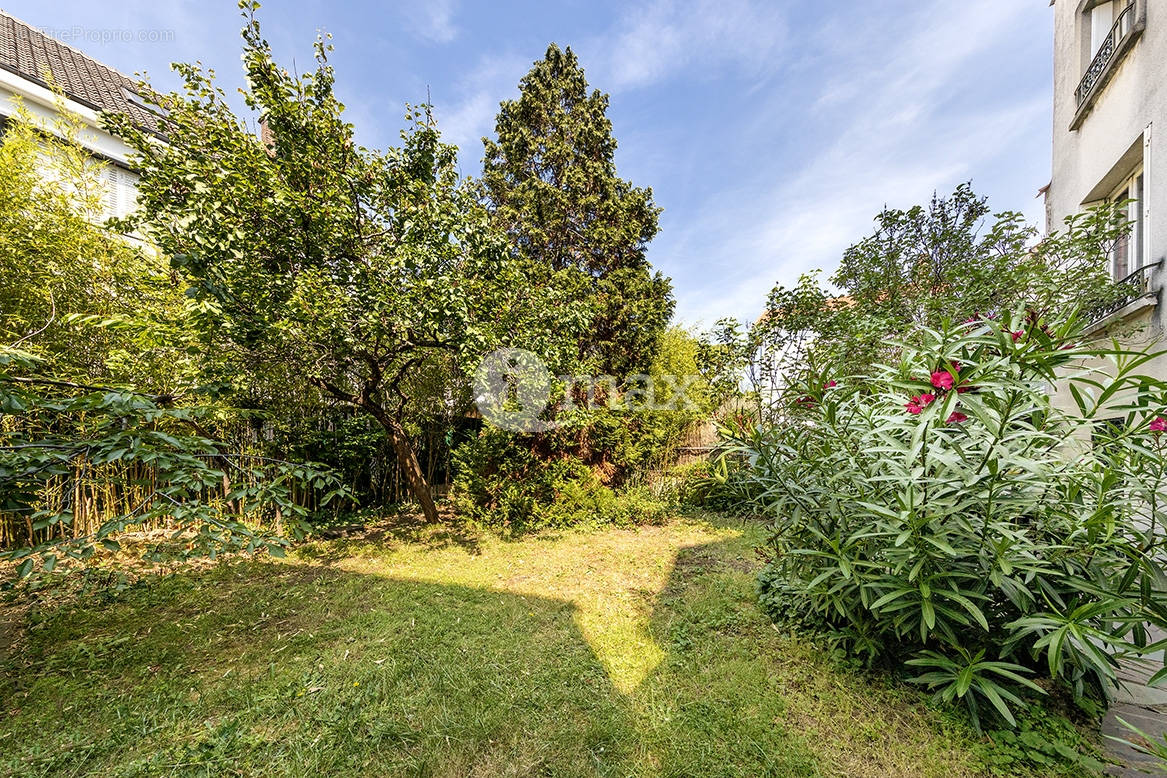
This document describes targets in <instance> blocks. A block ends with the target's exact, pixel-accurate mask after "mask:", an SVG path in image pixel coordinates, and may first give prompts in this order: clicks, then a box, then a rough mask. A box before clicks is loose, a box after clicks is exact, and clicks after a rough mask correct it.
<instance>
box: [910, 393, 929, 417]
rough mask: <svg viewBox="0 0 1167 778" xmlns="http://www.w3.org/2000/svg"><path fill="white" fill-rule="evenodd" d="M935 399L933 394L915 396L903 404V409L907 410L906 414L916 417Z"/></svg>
mask: <svg viewBox="0 0 1167 778" xmlns="http://www.w3.org/2000/svg"><path fill="white" fill-rule="evenodd" d="M935 399H936V395H934V394H917V395H916V396H914V397H912V399H911V400H909V401H908V402H906V403H904V407H905V408H907V409H908V413H910V414H912V415H913V416H918V415H920V412H921V411H923V410H924V409H925V408H927V407H928V405H930V404H931V403H932V402H933V401H934V400H935Z"/></svg>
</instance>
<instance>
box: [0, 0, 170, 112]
mask: <svg viewBox="0 0 1167 778" xmlns="http://www.w3.org/2000/svg"><path fill="white" fill-rule="evenodd" d="M0 68H3V69H4V70H7V71H10V72H12V73H15V74H16V75H18V76H20V77H22V78H25V79H27V80H29V81H32V82H34V83H37V84H40V85H41V86H48V82H47V79H46V78H45V75H46V70H47V71H48V72H49V73H51V74H52V80H53V82H54V83H55V84H56V86H57V87H58V88H59V89H61V91H63V92H64V93H65V95H66V96H67V97H69V98H70V99H71V100H74V101H76V102H78V103H81V104H82V105H85V106H88V107H89V108H92V109H93V110H95V111H99V112H100V111H105V112H108V113H124V114H126V115H127V116H129V117H130V118H131V119H133V120H134V122H135V123H136V124H139V125H140V126H142V127H146V128H148V129H151V130H156V129H157V126H158V118H157V117H156V116H155V115H154V114H153V113H151V112H150V111H149V110H147V109H146V108H144V107H142V106H140V105H136V104H135V103H133V102H131V101H130V99H129V98H128V97H127V96H126V90H129V91H130V92H133V91H134V87H135V83H134V81H133V79H131V78H129V77H127V76H124V75H122V74H121V73H119V72H118V71H116V70H114V69H113V68H111V67H110V66H109V65H103V64H102V63H100V62H98V61H97V60H95V59H93V58H92V57H87V56H85V55H84V54H82V53H81V52H79V51H77V50H76V49H74V48H72V47H70V46H67V45H65V44H64V43H61V42H60V41H58V40H57V39H55V38H53V37H52V36H50V35H46V34H45V33H43V32H41V31H40V30H38V29H37V28H35V27H32V26H29V25H27V24H25V23H24V22H22V21H20V20H19V19H15V18H13V17H11V16H9V15H8V14H6V13H4V12H3V11H0Z"/></svg>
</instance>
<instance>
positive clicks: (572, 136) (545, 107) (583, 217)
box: [482, 44, 673, 377]
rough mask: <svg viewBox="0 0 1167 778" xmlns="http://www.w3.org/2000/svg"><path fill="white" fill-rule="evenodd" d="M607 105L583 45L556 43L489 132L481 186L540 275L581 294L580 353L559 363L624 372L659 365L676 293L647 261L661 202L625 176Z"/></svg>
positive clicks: (515, 247) (540, 280) (514, 246)
mask: <svg viewBox="0 0 1167 778" xmlns="http://www.w3.org/2000/svg"><path fill="white" fill-rule="evenodd" d="M607 109H608V96H607V95H605V94H602V93H600V92H599V91H598V90H593V91H591V92H589V91H588V83H587V79H586V78H585V77H584V72H583V68H581V67H580V64H579V60H578V59H577V58H576V56H575V54H574V53H573V52H572V50H571V49H570V48H568V49H565V50H563V49H560V48H559V47H558V46H556V45H555V44H551V45H550V46H549V47H548V48H547V54H546V56H545V57H544V58H543V59H541V60H539V61H538V62H536V63H535V64H534V67H533V68H532V69H531V71H530V72H529V73H528V74H527V75H526V76H524V77H523V79H522V80H521V81H520V82H519V98H518V99H517V100H507V101H504V102H503V103H502V106H501V108H500V110H499V114H498V119H497V123H496V125H495V134H496V136H497V137H496V139H495V140H489V139H484V143H485V146H486V157H485V160H484V170H483V177H482V193H483V198H484V201H485V202H486V204H487V207H488V208H489V210H490V214H491V219H492V222H493V223H494V224H495V225H496V226H497V227H498V228H499V229H500V230H501V231H502V232H503V233H504V234H505V235H506V237H507V240H508V245H509V247H510V251H511V253H512V254H513V255H514V256H515V257H517V258H519V259H521V260H523V262H524V263H525V266H526V267H527V268H528V272H529V273H530V275H531V279H532V283H533V284H534V285H535V286H536V287H541V286H550V287H559V288H563V289H565V290H570V291H571V293H572V299H573V300H574V301H575V302H574V303H573V307H575V308H576V309H577V310H578V313H579V314H580V318H579V320H578V321H577V322H576V324H575V326H574V327H573V328H572V329H571V330H568V332H567V334H570V335H572V336H574V337H575V338H576V344H577V347H578V350H577V353H575V354H573V355H571V356H572V357H574V358H573V360H572V362H571V363H569V364H565V365H556V368H559V367H563V368H570V369H573V370H575V371H577V372H580V373H593V374H595V373H607V374H610V375H614V376H618V377H622V376H625V375H627V374H630V373H640V372H644V371H645V370H647V368H648V366H649V365H650V364H651V363H652V359H653V356H654V355H655V353H656V348H657V345H658V338H659V337H660V334H661V333H662V332H663V331H664V329H665V327H666V326H667V324H668V321H669V318H670V317H671V316H672V312H673V298H672V290H671V284H670V283H669V281H668V279H666V278H664V277H663V276H662V275H661V274H660V273H653V272H652V268H651V266H650V265H649V263H648V260H647V259H646V258H645V249H646V247H647V245H648V243H649V241H651V240H652V239H653V237H654V236H655V235H656V233H657V217H658V215H659V213H660V209H659V208H657V207H656V205H655V204H654V203H653V200H652V190H651V189H642V188H639V187H635V186H633V185H632V184H631V183H630V182H628V181H625V180H624V179H621V178H620V177H619V176H617V174H616V166H615V162H614V155H615V151H616V139H615V137H614V136H613V135H612V123H611V121H610V120H609V119H608V117H607Z"/></svg>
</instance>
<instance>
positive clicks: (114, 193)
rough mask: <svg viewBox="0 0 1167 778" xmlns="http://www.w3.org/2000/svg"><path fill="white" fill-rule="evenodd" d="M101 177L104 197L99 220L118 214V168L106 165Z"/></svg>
mask: <svg viewBox="0 0 1167 778" xmlns="http://www.w3.org/2000/svg"><path fill="white" fill-rule="evenodd" d="M102 178H103V179H104V181H103V183H104V184H105V197H104V202H103V206H104V207H103V208H102V211H101V220H102V221H105V220H106V219H111V218H113V217H115V216H117V215H118V169H117V168H116V167H114V166H113V165H106V167H105V173H104V174H103V176H102Z"/></svg>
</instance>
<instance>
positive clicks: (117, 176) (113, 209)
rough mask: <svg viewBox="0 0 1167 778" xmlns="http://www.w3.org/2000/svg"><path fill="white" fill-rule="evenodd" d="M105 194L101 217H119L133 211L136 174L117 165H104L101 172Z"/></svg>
mask: <svg viewBox="0 0 1167 778" xmlns="http://www.w3.org/2000/svg"><path fill="white" fill-rule="evenodd" d="M102 179H103V183H104V184H105V194H104V196H103V199H102V205H103V208H102V211H101V218H102V220H103V221H104V220H105V219H114V218H116V219H121V218H123V217H125V216H129V215H130V214H131V213H133V211H134V208H135V207H136V206H137V204H138V176H137V174H136V173H131V172H130V171H128V170H124V169H122V168H120V167H118V166H117V165H112V164H111V165H106V168H105V171H104V172H103V173H102Z"/></svg>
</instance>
